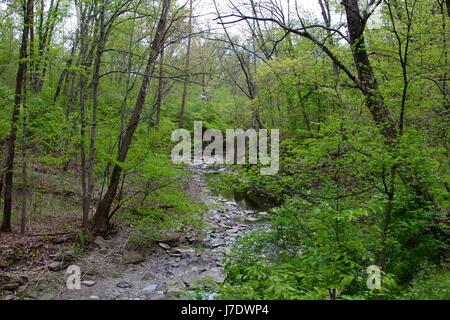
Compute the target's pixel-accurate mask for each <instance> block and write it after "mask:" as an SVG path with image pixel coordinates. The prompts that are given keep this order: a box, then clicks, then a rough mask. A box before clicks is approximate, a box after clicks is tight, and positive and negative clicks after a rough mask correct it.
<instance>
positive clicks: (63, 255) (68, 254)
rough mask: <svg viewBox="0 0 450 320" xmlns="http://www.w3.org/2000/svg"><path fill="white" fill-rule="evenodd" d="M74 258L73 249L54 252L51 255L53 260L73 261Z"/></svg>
mask: <svg viewBox="0 0 450 320" xmlns="http://www.w3.org/2000/svg"><path fill="white" fill-rule="evenodd" d="M73 260H75V251H73V250H67V251H63V252H60V253H58V254H56V255H55V256H54V257H53V261H58V262H63V261H73Z"/></svg>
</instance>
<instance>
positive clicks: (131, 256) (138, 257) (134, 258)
mask: <svg viewBox="0 0 450 320" xmlns="http://www.w3.org/2000/svg"><path fill="white" fill-rule="evenodd" d="M144 259H145V257H144V255H143V254H142V253H139V252H136V251H127V252H125V253H124V254H123V262H124V263H126V264H136V263H139V262H142V261H144Z"/></svg>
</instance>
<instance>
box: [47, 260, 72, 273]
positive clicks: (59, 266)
mask: <svg viewBox="0 0 450 320" xmlns="http://www.w3.org/2000/svg"><path fill="white" fill-rule="evenodd" d="M67 266H68V262H67V261H53V262H50V263H49V264H48V268H49V270H50V271H60V270H63V269H65V268H66V267H67Z"/></svg>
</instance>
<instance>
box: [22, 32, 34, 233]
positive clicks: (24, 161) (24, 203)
mask: <svg viewBox="0 0 450 320" xmlns="http://www.w3.org/2000/svg"><path fill="white" fill-rule="evenodd" d="M31 27H32V26H30V30H31ZM24 72H25V78H26V77H27V73H28V66H25V71H24ZM27 92H28V84H27V81H26V80H24V81H23V99H22V100H23V102H22V139H21V149H22V204H21V213H20V234H22V235H24V234H25V233H26V226H27V197H28V174H27V164H28V161H27V160H28V159H27V136H28V125H27V112H26V110H27Z"/></svg>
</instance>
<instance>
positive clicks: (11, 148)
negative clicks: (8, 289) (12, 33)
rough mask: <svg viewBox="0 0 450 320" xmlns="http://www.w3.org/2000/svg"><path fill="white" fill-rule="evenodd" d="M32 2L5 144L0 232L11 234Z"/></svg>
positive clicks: (30, 0) (27, 8)
mask: <svg viewBox="0 0 450 320" xmlns="http://www.w3.org/2000/svg"><path fill="white" fill-rule="evenodd" d="M33 1H34V0H27V4H26V6H25V10H24V11H25V12H24V25H23V32H22V42H21V45H20V53H19V66H18V69H17V76H16V91H15V97H14V107H13V111H12V119H11V131H10V134H9V138H8V144H7V151H6V153H7V156H6V157H7V158H6V173H5V196H4V208H3V222H2V227H1V230H2V231H4V232H11V210H12V192H13V182H14V181H13V180H14V154H15V148H16V139H17V126H18V122H19V114H20V105H21V103H22V89H23V82H24V81H26V79H25V66H26V63H27V62H26V57H27V48H28V37H29V30H30V29H29V26H30V21H31V19H30V18H31V12H32V7H33Z"/></svg>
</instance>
